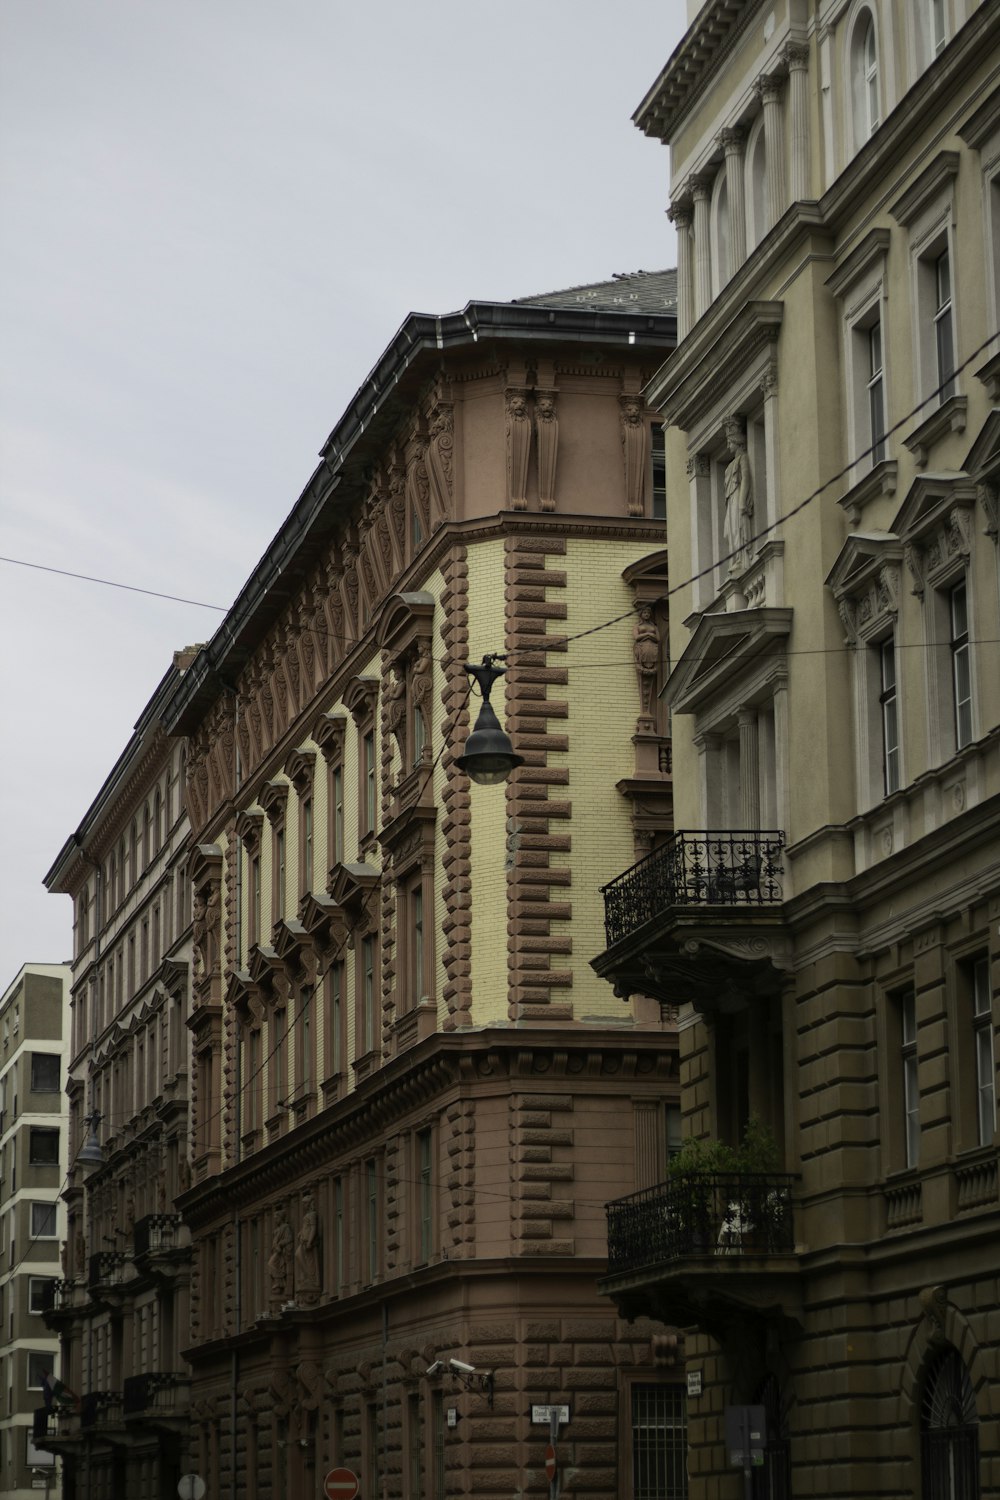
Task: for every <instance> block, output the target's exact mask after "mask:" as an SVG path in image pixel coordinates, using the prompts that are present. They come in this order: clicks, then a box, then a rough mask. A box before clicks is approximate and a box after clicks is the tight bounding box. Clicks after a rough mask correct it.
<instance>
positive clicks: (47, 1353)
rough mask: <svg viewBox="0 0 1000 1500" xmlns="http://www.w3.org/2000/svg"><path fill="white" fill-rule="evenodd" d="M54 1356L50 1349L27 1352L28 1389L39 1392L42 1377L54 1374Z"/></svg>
mask: <svg viewBox="0 0 1000 1500" xmlns="http://www.w3.org/2000/svg"><path fill="white" fill-rule="evenodd" d="M55 1367H56V1356H55V1353H54V1351H52V1350H51V1349H29V1350H28V1389H29V1391H40V1390H41V1389H42V1377H43V1376H44V1375H52V1374H54V1373H55Z"/></svg>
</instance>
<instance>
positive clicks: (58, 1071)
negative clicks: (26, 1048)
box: [30, 1052, 62, 1094]
mask: <svg viewBox="0 0 1000 1500" xmlns="http://www.w3.org/2000/svg"><path fill="white" fill-rule="evenodd" d="M41 1058H45V1059H46V1060H47V1061H50V1062H52V1063H54V1064H55V1078H56V1081H55V1083H38V1082H37V1081H36V1075H35V1066H36V1062H37V1061H38V1060H39V1059H41ZM30 1084H31V1092H32V1093H33V1094H58V1093H60V1092H61V1089H62V1058H61V1057H60V1056H59V1053H58V1052H32V1053H31V1077H30Z"/></svg>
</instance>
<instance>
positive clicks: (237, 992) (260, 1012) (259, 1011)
mask: <svg viewBox="0 0 1000 1500" xmlns="http://www.w3.org/2000/svg"><path fill="white" fill-rule="evenodd" d="M226 1006H227V1008H228V1009H231V1010H234V1011H235V1012H236V1014H237V1015H238V1016H239V1018H240V1020H241V1021H242V1022H243V1023H244V1025H247V1026H251V1027H253V1028H254V1029H256V1028H257V1027H258V1026H259V1025H260V1024H261V1022H262V1021H263V1019H264V1005H263V1002H262V1000H261V998H260V990H259V987H258V986H257V985H256V984H255V983H254V982H253V980H252V979H251V978H250V975H249V974H248V973H247V971H246V969H233V970H232V971H231V973H230V975H229V983H228V984H227V986H226Z"/></svg>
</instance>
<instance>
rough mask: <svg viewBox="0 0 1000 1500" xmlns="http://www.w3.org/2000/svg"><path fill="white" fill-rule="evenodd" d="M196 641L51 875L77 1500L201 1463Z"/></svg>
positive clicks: (46, 1438)
mask: <svg viewBox="0 0 1000 1500" xmlns="http://www.w3.org/2000/svg"><path fill="white" fill-rule="evenodd" d="M192 655H193V653H192V652H179V653H177V655H176V656H175V659H174V662H173V664H172V665H171V667H170V668H169V669H168V671H167V673H166V674H165V676H164V677H163V679H162V681H161V682H160V684H159V686H158V687H157V689H156V691H155V692H154V694H153V696H152V697H151V699H150V700H149V702H148V703H147V705H146V707H145V709H144V711H143V714H142V716H141V718H140V719H139V721H138V723H137V724H136V727H135V730H134V732H133V734H132V737H131V738H130V740H129V743H128V744H127V745H126V747H125V749H124V750H123V752H122V754H121V756H120V757H119V759H118V762H117V763H116V765H115V766H114V768H113V769H112V770H111V772H110V773H109V775H108V777H107V780H106V781H105V783H104V785H103V786H102V787H101V790H100V792H99V793H98V795H97V796H96V797H95V799H94V801H93V803H92V804H91V806H90V807H89V808H88V810H87V813H86V815H85V816H84V818H83V820H82V822H81V823H80V826H79V827H78V828H77V829H76V830H75V832H74V833H73V834H72V835H71V836H70V837H69V838H68V839H67V841H66V843H65V844H64V846H63V848H62V850H61V851H60V853H59V855H58V857H57V859H56V861H55V863H54V864H53V866H52V868H51V869H50V870H49V872H48V874H47V876H46V880H45V883H46V885H47V887H48V889H49V890H50V891H51V892H53V893H55V894H59V895H63V896H69V897H70V899H71V901H72V910H73V939H74V940H73V965H72V986H71V992H70V1004H69V1039H68V1048H69V1077H68V1083H67V1089H66V1092H67V1095H68V1110H69V1166H68V1174H67V1178H66V1183H65V1186H64V1189H63V1193H62V1197H63V1199H64V1201H65V1204H66V1214H67V1222H66V1230H65V1243H64V1245H63V1250H62V1255H63V1263H62V1273H61V1275H60V1277H59V1279H58V1280H57V1281H56V1282H55V1283H54V1286H53V1290H52V1296H51V1299H50V1301H51V1306H50V1308H49V1310H48V1312H47V1315H46V1316H47V1321H48V1323H49V1326H50V1327H51V1328H53V1329H54V1330H55V1331H57V1332H58V1334H59V1338H60V1342H61V1346H62V1372H63V1374H62V1378H63V1382H64V1384H65V1385H66V1386H68V1387H69V1389H70V1391H71V1392H72V1398H73V1399H69V1398H67V1399H66V1400H65V1401H62V1402H56V1403H55V1404H54V1405H53V1408H52V1410H51V1411H50V1412H48V1413H45V1412H42V1413H40V1423H41V1426H42V1429H43V1430H42V1431H41V1432H40V1433H39V1441H40V1442H44V1445H45V1446H46V1447H47V1448H49V1449H50V1451H52V1452H55V1453H57V1454H59V1455H61V1457H62V1461H63V1462H62V1470H63V1476H64V1494H65V1496H66V1497H67V1500H119V1497H126V1496H127V1497H128V1500H172V1497H173V1496H175V1495H176V1494H177V1483H178V1480H179V1479H180V1477H181V1475H182V1474H184V1473H185V1472H187V1470H188V1467H189V1453H190V1445H189V1442H188V1420H189V1417H188V1409H189V1400H190V1385H191V1379H190V1369H189V1367H188V1365H187V1363H186V1361H185V1360H184V1358H183V1350H184V1349H185V1347H186V1344H187V1339H188V1328H189V1295H190V1292H189V1289H190V1257H191V1251H190V1242H189V1237H188V1235H187V1231H186V1229H185V1228H184V1226H183V1224H182V1222H181V1218H180V1215H179V1213H178V1212H177V1210H176V1207H175V1199H176V1198H177V1196H178V1194H179V1193H180V1192H182V1191H183V1190H184V1189H185V1188H186V1187H188V1186H189V1185H190V1165H189V1140H188V1096H189V1087H188V1072H189V1054H190V1046H189V1033H188V1029H187V1020H188V1013H189V969H190V945H191V898H190V893H189V889H188V885H187V859H188V854H189V850H188V819H187V813H186V810H185V806H184V757H185V750H184V746H183V745H182V744H181V743H180V742H178V741H174V740H171V739H169V738H168V737H167V736H166V734H165V733H164V729H163V711H164V707H165V705H166V703H167V702H168V701H169V700H170V699H171V698H172V696H173V693H174V691H175V689H176V686H177V684H178V682H179V681H180V680H181V679H182V677H183V674H184V671H185V669H186V666H187V664H188V662H189V661H190V659H191V656H192Z"/></svg>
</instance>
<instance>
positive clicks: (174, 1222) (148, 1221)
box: [133, 1214, 181, 1260]
mask: <svg viewBox="0 0 1000 1500" xmlns="http://www.w3.org/2000/svg"><path fill="white" fill-rule="evenodd" d="M180 1227H181V1216H180V1214H146V1216H145V1218H142V1219H139V1221H138V1222H137V1224H136V1226H135V1230H134V1234H135V1239H134V1242H133V1243H134V1247H135V1257H136V1260H138V1259H139V1258H140V1256H143V1255H153V1256H156V1255H163V1254H168V1253H169V1252H170V1251H172V1250H176V1249H177V1248H178V1234H179V1231H180Z"/></svg>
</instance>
